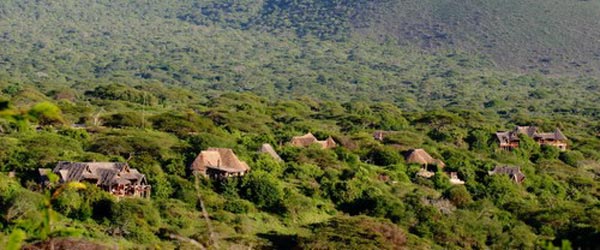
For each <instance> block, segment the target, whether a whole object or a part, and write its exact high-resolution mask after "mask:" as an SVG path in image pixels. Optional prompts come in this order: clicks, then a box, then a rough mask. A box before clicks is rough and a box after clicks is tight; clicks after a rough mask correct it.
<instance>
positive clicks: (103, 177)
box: [39, 161, 146, 187]
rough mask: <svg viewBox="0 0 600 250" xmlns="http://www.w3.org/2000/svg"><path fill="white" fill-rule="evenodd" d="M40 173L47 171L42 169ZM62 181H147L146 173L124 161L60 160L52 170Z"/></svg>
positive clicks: (113, 183)
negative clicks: (130, 166)
mask: <svg viewBox="0 0 600 250" xmlns="http://www.w3.org/2000/svg"><path fill="white" fill-rule="evenodd" d="M39 171H40V175H42V176H44V175H46V173H45V172H44V170H43V169H40V170H39ZM52 172H53V173H55V174H57V175H58V176H59V177H60V181H61V182H70V181H78V182H81V181H87V182H92V183H95V184H96V185H101V186H107V187H108V186H112V185H115V184H136V185H141V184H145V183H146V177H145V175H143V174H141V173H140V172H138V171H137V170H136V169H132V168H129V165H127V163H123V162H65V161H61V162H59V163H58V164H57V165H56V167H55V168H54V169H53V170H52Z"/></svg>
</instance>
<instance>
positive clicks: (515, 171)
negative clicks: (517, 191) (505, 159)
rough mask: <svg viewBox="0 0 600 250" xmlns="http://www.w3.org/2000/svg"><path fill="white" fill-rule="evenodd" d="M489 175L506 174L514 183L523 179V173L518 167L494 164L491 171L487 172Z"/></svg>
mask: <svg viewBox="0 0 600 250" xmlns="http://www.w3.org/2000/svg"><path fill="white" fill-rule="evenodd" d="M488 174H489V175H494V174H506V175H508V176H509V177H510V178H511V179H512V180H513V181H515V182H516V183H521V182H523V180H525V174H523V173H522V172H521V169H520V168H519V167H510V166H496V167H495V168H494V170H493V171H489V172H488Z"/></svg>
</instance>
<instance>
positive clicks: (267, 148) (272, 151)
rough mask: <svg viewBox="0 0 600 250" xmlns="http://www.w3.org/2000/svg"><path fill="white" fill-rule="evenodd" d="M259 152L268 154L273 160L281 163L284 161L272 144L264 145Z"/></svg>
mask: <svg viewBox="0 0 600 250" xmlns="http://www.w3.org/2000/svg"><path fill="white" fill-rule="evenodd" d="M258 152H261V153H265V154H268V155H270V156H271V157H273V159H275V160H276V161H279V162H282V161H283V159H281V157H280V156H279V154H277V152H276V151H275V149H273V146H271V144H268V143H265V144H263V145H262V146H261V147H260V149H259V150H258Z"/></svg>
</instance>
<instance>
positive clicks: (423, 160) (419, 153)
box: [406, 148, 446, 168]
mask: <svg viewBox="0 0 600 250" xmlns="http://www.w3.org/2000/svg"><path fill="white" fill-rule="evenodd" d="M406 162H407V163H416V164H420V165H425V166H427V165H437V166H438V167H440V168H443V167H445V166H446V164H444V162H443V161H441V160H438V159H435V158H433V157H431V155H429V153H427V152H426V151H425V150H424V149H422V148H418V149H413V150H411V151H410V152H409V153H408V156H407V157H406Z"/></svg>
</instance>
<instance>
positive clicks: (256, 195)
mask: <svg viewBox="0 0 600 250" xmlns="http://www.w3.org/2000/svg"><path fill="white" fill-rule="evenodd" d="M240 192H241V196H242V197H243V198H244V199H247V200H249V201H252V202H253V203H254V204H256V206H257V207H259V208H262V209H266V210H269V211H273V212H276V213H284V212H285V211H282V210H281V209H282V207H281V206H282V199H283V189H282V187H281V184H280V183H279V181H278V180H277V179H275V177H273V176H272V175H270V174H268V173H267V172H263V171H254V172H252V173H250V174H249V175H248V176H246V177H245V178H244V180H243V183H242V186H241V190H240Z"/></svg>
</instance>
